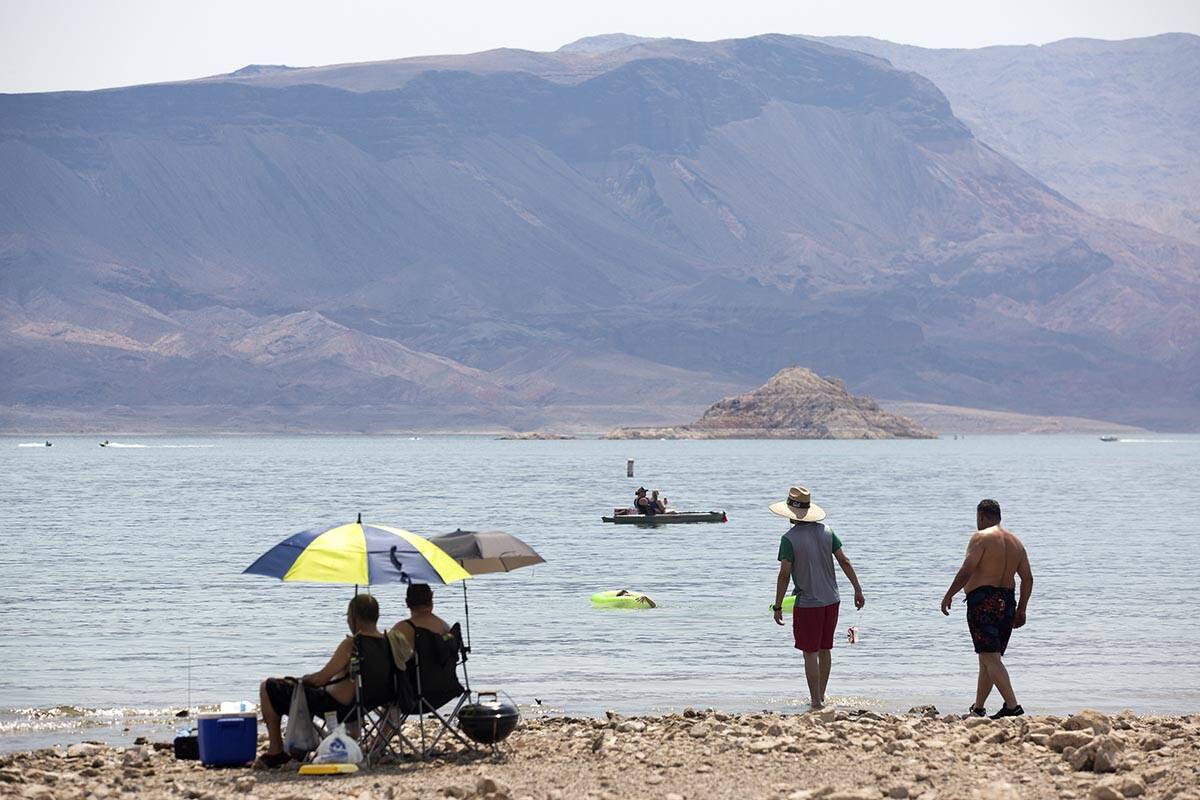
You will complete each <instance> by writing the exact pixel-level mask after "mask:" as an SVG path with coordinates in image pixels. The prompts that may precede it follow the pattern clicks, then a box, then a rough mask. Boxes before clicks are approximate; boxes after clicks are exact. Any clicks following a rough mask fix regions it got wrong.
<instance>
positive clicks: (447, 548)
mask: <svg viewBox="0 0 1200 800" xmlns="http://www.w3.org/2000/svg"><path fill="white" fill-rule="evenodd" d="M429 541H431V542H433V543H434V544H436V545H437V546H438V547H440V548H441V549H442V550H443V551H444V552H445V553H446V554H447V555H448V556H450V557H451V558H453V559H454V560H455V561H457V562H458V563H459V566H461V567H462V568H463V569H465V570H466V571H467V572H469V573H471V575H472V576H476V575H486V574H488V573H493V572H512V571H513V570H514V569H520V568H521V567H531V566H533V565H534V564H544V563H546V559H544V558H542V557H541V556H539V555H538V554H537V551H536V550H534V549H533V548H532V547H530V546H529V545H527V544H525V542H523V541H521V540H520V539H518V538H517V537H516V536H513V535H512V534H511V533H505V532H504V531H464V530H461V529H460V530H457V531H455V532H454V533H443V534H441V535H440V536H431V537H429Z"/></svg>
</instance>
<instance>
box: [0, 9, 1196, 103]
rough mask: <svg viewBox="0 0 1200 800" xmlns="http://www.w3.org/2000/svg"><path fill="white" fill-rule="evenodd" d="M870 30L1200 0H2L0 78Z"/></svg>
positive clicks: (1005, 30) (1042, 28)
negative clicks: (634, 38)
mask: <svg viewBox="0 0 1200 800" xmlns="http://www.w3.org/2000/svg"><path fill="white" fill-rule="evenodd" d="M614 31H624V32H626V33H634V34H639V35H643V36H675V37H680V38H687V39H699V40H711V39H724V38H730V37H738V36H751V35H754V34H759V33H768V32H775V33H805V34H812V35H835V34H855V35H865V36H875V37H878V38H881V39H889V40H892V41H896V42H904V43H907V44H918V45H923V46H927V47H980V46H983V45H988V44H1029V43H1033V44H1042V43H1045V42H1050V41H1054V40H1056V39H1063V38H1067V37H1071V36H1090V37H1097V38H1103V39H1125V38H1129V37H1133V36H1148V35H1152V34H1155V33H1163V32H1166V31H1186V32H1189V33H1200V0H840V2H839V1H838V0H791V1H790V2H787V1H786V0H721V2H713V1H711V0H589V1H587V2H581V1H580V0H574V1H572V0H472V1H471V2H467V1H466V0H391V1H390V2H387V1H385V0H344V1H343V2H332V1H330V2H317V1H316V0H188V1H187V2H183V1H182V0H0V92H32V91H46V90H54V89H94V88H99V87H104V86H122V85H128V84H134V83H149V82H153V81H167V80H179V79H184V78H194V77H199V76H202V75H212V74H217V73H222V72H229V71H231V70H234V69H237V68H239V67H242V66H245V65H246V64H288V65H291V66H311V65H316V64H334V63H341V62H348V61H375V60H381V59H389V58H401V57H404V56H412V55H423V54H430V53H467V52H473V51H477V50H486V49H489V48H493V47H520V48H525V49H530V50H554V49H556V48H558V47H559V46H560V45H562V44H565V43H566V42H569V41H572V40H574V39H578V38H580V37H582V36H590V35H592V34H597V33H611V32H614Z"/></svg>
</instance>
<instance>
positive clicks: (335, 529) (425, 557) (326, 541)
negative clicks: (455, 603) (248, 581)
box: [243, 514, 470, 586]
mask: <svg viewBox="0 0 1200 800" xmlns="http://www.w3.org/2000/svg"><path fill="white" fill-rule="evenodd" d="M243 573H244V574H250V575H266V576H268V577H271V578H278V579H279V580H282V581H301V582H305V583H353V584H354V585H355V586H371V585H376V584H381V583H440V584H447V583H453V582H454V581H461V580H463V579H465V578H468V577H470V573H468V572H467V571H466V570H465V569H463V568H462V566H461V565H460V564H459V563H458V562H457V561H455V560H454V559H453V558H451V557H450V556H449V555H447V554H446V553H445V552H443V551H442V549H441V548H439V547H438V546H437V545H435V544H433V543H432V542H430V541H429V540H428V539H426V538H424V537H422V536H418V535H417V534H415V533H412V532H411V531H406V530H404V529H403V528H393V527H390V526H388V525H374V524H363V521H362V514H359V515H358V520H357V521H356V522H348V523H344V524H340V525H334V526H332V527H321V528H310V529H309V530H306V531H301V532H300V533H295V534H292V535H291V536H289V537H288V538H286V539H284V540H283V541H282V542H280V543H279V544H277V545H275V546H274V547H272V548H271V549H270V550H268V551H267V552H265V553H263V554H262V555H261V556H259V557H258V559H257V560H256V561H255V562H254V563H253V564H251V565H250V566H248V567H246V569H245V570H243Z"/></svg>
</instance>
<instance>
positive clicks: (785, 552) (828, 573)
mask: <svg viewBox="0 0 1200 800" xmlns="http://www.w3.org/2000/svg"><path fill="white" fill-rule="evenodd" d="M841 548H842V543H841V541H839V540H838V537H837V535H836V534H835V533H834V532H833V529H832V528H826V527H825V526H824V525H822V524H821V523H820V522H797V523H796V524H795V525H793V526H792V529H791V530H789V531H788V532H787V533H785V534H784V535H783V538H782V539H780V540H779V560H780V561H790V562H792V584H793V585H794V586H795V587H796V588H795V589H794V590H793V591H792V594H794V595H795V596H796V606H797V607H799V608H818V607H820V606H828V605H833V604H834V603H837V602H839V601H840V600H841V599H842V598H841V595H840V594H838V585H837V576H836V575H834V572H833V554H834V552H835V551H837V550H840V549H841Z"/></svg>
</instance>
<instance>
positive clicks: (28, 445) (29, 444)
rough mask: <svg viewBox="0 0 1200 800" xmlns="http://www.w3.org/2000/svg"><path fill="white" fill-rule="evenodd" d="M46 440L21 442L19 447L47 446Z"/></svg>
mask: <svg viewBox="0 0 1200 800" xmlns="http://www.w3.org/2000/svg"><path fill="white" fill-rule="evenodd" d="M45 446H46V443H45V442H21V443H20V444H19V445H17V447H45Z"/></svg>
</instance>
